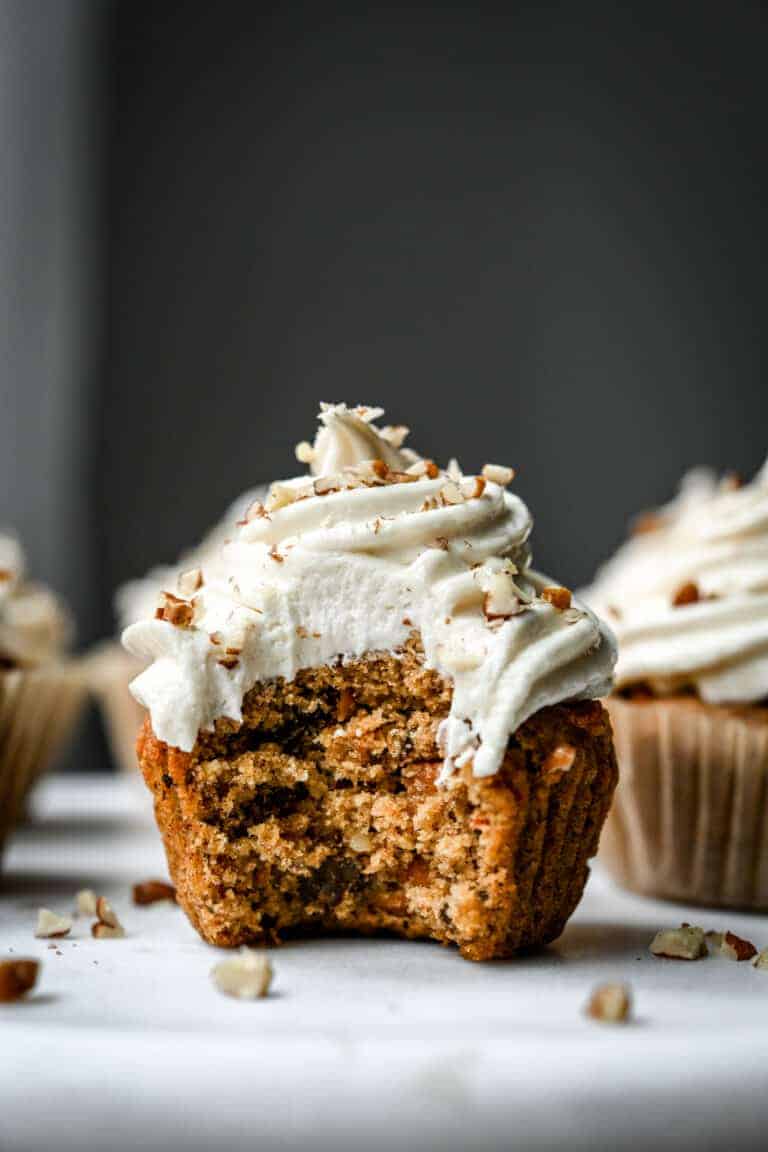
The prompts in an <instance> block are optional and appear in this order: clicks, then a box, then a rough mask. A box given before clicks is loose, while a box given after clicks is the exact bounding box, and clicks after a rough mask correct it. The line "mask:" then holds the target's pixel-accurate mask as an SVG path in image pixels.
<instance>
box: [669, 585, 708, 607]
mask: <svg viewBox="0 0 768 1152" xmlns="http://www.w3.org/2000/svg"><path fill="white" fill-rule="evenodd" d="M700 599H701V597H700V596H699V586H698V584H694V582H693V580H688V581H687V583H685V584H681V585H680V587H679V588H678V590H677V592H675V595H674V596H673V598H672V604H673V606H674V607H675V608H683V607H684V606H685V605H686V604H696V603H697V601H699V600H700Z"/></svg>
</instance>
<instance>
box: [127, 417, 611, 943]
mask: <svg viewBox="0 0 768 1152" xmlns="http://www.w3.org/2000/svg"><path fill="white" fill-rule="evenodd" d="M380 415H381V412H380V410H377V409H371V408H367V409H366V408H356V409H349V408H347V407H346V406H345V405H343V404H340V405H335V406H332V405H323V406H322V409H321V413H320V421H321V427H320V432H319V435H318V437H317V439H316V441H315V443H314V445H310V444H309V443H306V442H304V443H302V444H300V445H299V446H298V448H297V455H298V457H299V459H300V460H301V461H303V462H305V463H309V464H310V465H311V466H312V469H313V473H312V474H311V475H309V476H301V477H299V478H297V479H293V480H288V481H285V482H281V483H275V484H273V485H272V488H271V490H270V494H269V497H268V499H267V500H266V503H264V504H262V503H260V502H257V503H255V504H254V505H252V506H251V507H250V508H249V510H248V512H247V513H246V515H245V516H244V517H243V520H242V522H241V523H240V525H239V526H238V530H237V533H236V535H235V536H234V538H233V539H232V540H231V541H230V542H229V543H228V544H226V545H224V547H223V548H222V550H221V552H220V555H219V557H218V561H217V563H216V565H215V566H214V570H213V574H212V575H209V573H208V572H207V571H206V569H205V566H203V568H202V569H200V568H198V569H194V570H192V571H189V572H186V573H184V574H183V576H182V577H181V579H180V581H179V583H178V586H177V587H176V589H175V590H174V591H173V592H172V593H171V592H168V593H167V594H166V597H165V600H164V603H163V605H162V607H161V608H160V609H159V610H158V612H157V613H156V615H155V617H154V618H152V619H147V620H143V621H141V622H139V623H136V624H133V625H132V626H131V627H130V628H128V629H127V631H126V633H125V635H124V642H125V645H126V647H127V648H128V650H129V651H130V652H131V653H133V654H134V655H135V656H136V657H137V658H138V659H140V660H143V661H146V662H149V667H148V668H147V669H146V671H144V672H143V673H142V674H141V675H140V676H139V677H138V678H137V679H136V680H135V681H134V683H133V685H132V691H133V693H134V695H135V697H136V699H137V700H139V701H140V702H141V704H142V705H144V706H145V707H146V708H147V709H148V712H149V717H148V719H147V721H146V723H145V725H144V728H143V730H142V732H141V735H140V737H139V742H138V752H139V760H140V764H141V767H142V770H143V773H144V776H145V779H146V781H147V783H148V785H149V787H150V788H151V790H152V792H153V793H154V797H155V810H156V813H157V819H158V823H159V826H160V829H161V832H162V834H163V837H164V840H165V846H166V851H167V855H168V862H169V866H170V870H171V873H172V875H173V879H174V882H175V884H176V887H177V892H178V898H179V901H180V903H181V904H182V905H183V907H184V908H185V909H186V912H187V914H188V915H189V917H190V919H191V921H192V923H193V924H194V925H195V927H196V928H197V929H198V931H199V932H200V934H201V935H202V936H203V937H204V939H206V940H207V941H209V942H210V943H213V944H218V945H223V946H234V945H239V944H243V943H266V942H276V941H277V940H279V939H280V938H282V937H285V936H286V935H289V934H292V933H296V932H302V931H303V932H306V931H308V930H309V931H323V930H326V931H328V930H350V931H357V932H365V933H369V932H377V931H381V930H387V931H391V932H394V933H397V934H399V935H402V936H407V937H426V938H432V939H434V940H438V941H441V942H444V943H453V944H456V945H458V947H459V948H460V950H461V952H462V954H463V955H464V956H465V957H467V958H469V959H473V960H488V959H492V958H494V957H501V956H507V955H510V954H511V953H513V952H515V951H517V950H518V949H520V948H523V947H529V946H532V945H539V944H544V943H546V942H548V941H550V940H553V939H554V938H555V937H557V936H558V935H559V934H560V933H561V932H562V929H563V926H564V924H565V922H566V920H567V919H568V917H569V916H570V914H571V912H572V911H573V909H574V908H575V906H576V904H577V903H578V901H579V898H580V896H581V893H582V890H583V887H584V884H585V882H586V879H587V875H588V861H589V859H590V857H591V856H592V855H593V854H594V853H595V851H596V849H597V843H598V837H599V834H600V829H601V826H602V824H603V820H604V817H605V814H606V812H607V809H608V806H609V803H610V799H611V795H612V793H613V788H614V785H615V781H616V764H615V758H614V753H613V746H612V741H611V733H610V726H609V723H608V720H607V716H606V713H605V711H604V709H603V707H602V705H601V704H600V703H599V701H598V700H597V698H598V697H599V696H601V695H603V694H605V692H606V691H607V690H608V688H609V686H610V682H611V671H612V667H613V663H614V659H615V650H614V646H613V641H612V638H611V635H610V631H609V630H608V629H606V628H605V627H603V626H601V625H600V624H599V622H598V621H597V619H596V617H595V616H594V615H592V613H591V612H590V611H588V610H587V609H585V608H583V607H582V606H580V605H578V604H576V603H573V602H572V601H571V596H570V593H569V592H568V591H567V590H566V589H564V588H562V587H559V586H557V585H554V584H552V582H551V581H548V580H546V579H545V578H543V577H542V576H540V575H538V574H537V573H536V572H534V571H533V570H532V569H531V567H530V551H529V547H528V538H529V535H530V532H531V518H530V515H529V513H528V510H527V508H526V507H525V505H524V504H523V502H522V501H521V500H520V499H519V498H518V497H517V496H515V495H513V494H512V493H511V492H509V491H508V490H507V485H508V484H509V483H510V481H511V479H512V475H513V474H512V471H511V470H510V469H507V468H503V467H498V466H493V465H487V466H486V467H485V468H484V469H483V472H482V474H480V475H477V476H475V475H468V476H464V475H462V474H461V472H460V471H459V469H458V466H457V465H455V463H454V464H452V465H451V466H450V467H449V470H446V471H443V470H442V469H440V468H438V467H437V465H436V464H434V463H433V462H432V461H431V460H427V459H422V458H420V457H417V456H415V455H414V453H412V452H409V451H407V450H405V449H404V448H403V447H402V443H403V439H404V437H405V434H406V429H404V428H392V427H384V428H379V427H377V426H376V424H375V423H374V421H375V420H377V419H378V417H379V416H380ZM350 456H352V458H353V459H354V461H355V462H354V463H351V464H350V463H348V461H349V460H350Z"/></svg>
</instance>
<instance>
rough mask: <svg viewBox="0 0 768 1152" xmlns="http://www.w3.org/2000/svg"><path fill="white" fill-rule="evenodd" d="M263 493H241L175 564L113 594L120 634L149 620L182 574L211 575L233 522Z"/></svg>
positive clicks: (154, 570)
mask: <svg viewBox="0 0 768 1152" xmlns="http://www.w3.org/2000/svg"><path fill="white" fill-rule="evenodd" d="M265 494H266V490H265V489H264V488H263V487H261V488H251V489H249V490H248V491H247V492H243V493H242V494H241V495H240V496H238V497H237V499H236V500H234V501H233V502H232V504H230V505H229V507H228V508H227V510H226V512H225V513H224V515H223V516H222V517H221V519H220V520H219V521H218V522H217V523H216V524H215V525H214V526H213V528H211V530H210V531H209V532H208V533H207V534H206V535H205V536H204V537H203V539H202V540H201V541H200V543H199V544H197V545H196V546H195V547H194V548H190V549H188V550H187V551H186V552H183V553H182V554H181V556H180V557H179V559H178V560H177V561H176V563H175V564H159V565H157V566H156V567H154V568H151V569H150V570H149V572H147V574H146V575H145V576H142V577H140V578H139V579H136V580H127V581H126V582H125V584H121V585H120V587H119V588H118V589H117V592H116V593H115V615H116V616H117V619H118V623H119V626H120V630H121V631H122V630H123V629H125V628H127V627H128V626H129V625H130V624H133V623H135V622H136V621H137V620H143V619H144V618H145V617H147V616H152V615H153V614H154V611H155V609H156V608H157V603H158V600H159V598H160V596H161V595H162V593H163V592H164V591H165V590H166V589H169V588H175V587H176V584H177V582H178V579H179V576H180V575H181V574H182V572H185V571H187V570H188V569H190V568H195V567H198V566H200V565H205V568H206V570H207V571H211V572H212V571H213V570H214V569H215V565H216V563H217V561H218V557H219V555H220V553H221V548H222V545H223V544H224V543H225V542H226V540H227V539H228V538H229V537H230V536H231V535H232V533H233V531H234V528H235V525H236V524H237V521H238V520H240V519H241V517H243V516H244V515H245V512H246V509H248V508H249V507H250V506H251V504H253V502H254V501H255V500H262V499H263V498H264V496H265Z"/></svg>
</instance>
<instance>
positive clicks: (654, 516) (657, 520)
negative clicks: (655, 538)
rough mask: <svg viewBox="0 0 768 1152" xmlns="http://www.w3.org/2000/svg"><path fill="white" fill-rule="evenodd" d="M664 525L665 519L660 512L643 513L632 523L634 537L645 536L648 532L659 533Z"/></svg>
mask: <svg viewBox="0 0 768 1152" xmlns="http://www.w3.org/2000/svg"><path fill="white" fill-rule="evenodd" d="M663 524H664V517H663V516H660V515H659V513H658V512H641V513H640V515H639V516H636V517H635V519H634V520H633V521H632V535H633V536H645V535H646V534H647V533H648V532H658V530H659V528H661V527H662V526H663Z"/></svg>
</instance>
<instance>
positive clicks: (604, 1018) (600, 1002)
mask: <svg viewBox="0 0 768 1152" xmlns="http://www.w3.org/2000/svg"><path fill="white" fill-rule="evenodd" d="M585 1011H586V1014H587V1016H589V1017H590V1018H591V1019H592V1020H599V1021H601V1023H604V1024H626V1023H627V1022H628V1021H629V1019H630V1018H631V1015H632V994H631V991H630V988H629V985H628V984H600V985H599V987H597V988H595V989H594V991H593V992H592V995H591V996H590V998H589V1002H588V1003H587V1006H586V1009H585Z"/></svg>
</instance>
